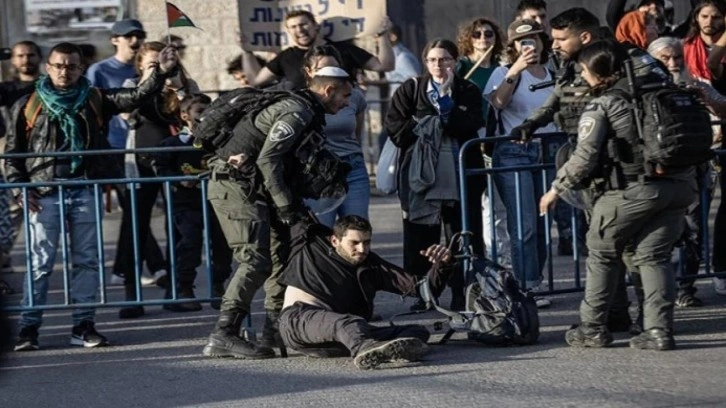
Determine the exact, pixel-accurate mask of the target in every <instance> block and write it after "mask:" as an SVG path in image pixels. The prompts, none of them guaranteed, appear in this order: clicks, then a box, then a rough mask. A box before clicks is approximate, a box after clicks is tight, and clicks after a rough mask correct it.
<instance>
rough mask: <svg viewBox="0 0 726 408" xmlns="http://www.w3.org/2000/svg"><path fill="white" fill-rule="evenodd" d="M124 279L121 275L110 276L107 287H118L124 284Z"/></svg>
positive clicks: (113, 274)
mask: <svg viewBox="0 0 726 408" xmlns="http://www.w3.org/2000/svg"><path fill="white" fill-rule="evenodd" d="M124 281H125V279H124V277H123V276H121V275H116V274H115V273H112V274H111V279H109V280H108V284H109V285H113V286H118V285H123V284H124Z"/></svg>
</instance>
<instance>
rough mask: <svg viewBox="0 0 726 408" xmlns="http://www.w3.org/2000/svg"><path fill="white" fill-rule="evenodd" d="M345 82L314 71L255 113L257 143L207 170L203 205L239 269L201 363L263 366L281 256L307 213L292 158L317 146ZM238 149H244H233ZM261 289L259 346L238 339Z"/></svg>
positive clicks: (278, 301)
mask: <svg viewBox="0 0 726 408" xmlns="http://www.w3.org/2000/svg"><path fill="white" fill-rule="evenodd" d="M348 78H349V75H348V73H347V72H346V71H344V70H343V69H340V68H337V67H325V68H321V69H320V70H318V71H317V72H316V73H315V76H314V77H313V78H312V80H311V81H310V84H309V87H308V89H306V90H303V91H296V92H295V93H294V94H290V96H289V97H284V98H282V99H281V100H279V101H278V102H275V103H273V104H272V105H270V106H268V107H266V108H265V109H263V110H262V111H261V112H260V113H259V114H257V116H256V117H255V118H254V127H255V128H256V130H258V131H259V132H260V133H261V134H263V135H264V136H263V137H264V141H262V140H260V141H254V140H250V141H249V144H250V148H249V149H246V148H245V149H243V150H244V151H240V152H235V154H232V155H230V157H229V159H228V160H227V161H224V160H222V159H221V158H216V159H214V160H211V161H210V163H209V167H210V170H211V171H212V174H211V181H210V183H209V201H210V202H211V204H212V206H213V208H214V210H215V212H216V214H217V216H218V218H219V220H220V224H221V226H222V229H223V232H224V235H225V237H226V239H227V242H228V244H229V246H230V248H232V250H233V253H234V258H235V260H236V261H237V262H238V263H239V267H238V268H237V270H236V271H235V273H234V276H233V277H232V279H231V281H230V283H229V285H228V287H227V290H226V292H225V294H224V296H223V297H222V304H221V309H220V317H219V320H218V322H217V324H216V325H215V327H214V329H213V331H212V333H211V335H210V336H209V342H208V343H207V345H206V346H205V347H204V350H203V354H204V355H205V356H208V357H235V358H250V359H252V358H270V357H274V351H273V350H272V349H271V348H270V346H272V345H275V337H276V331H277V330H276V327H275V326H276V321H277V317H278V315H279V312H280V310H281V308H282V303H283V297H284V289H285V288H284V287H282V286H280V285H279V284H278V283H277V279H278V277H279V274H280V272H281V269H282V266H283V263H284V262H285V261H286V260H287V257H288V254H289V239H290V236H289V234H290V233H289V226H291V225H293V224H295V223H297V222H299V221H302V220H304V219H305V218H306V217H307V209H306V208H305V207H304V205H303V201H302V199H303V197H302V195H301V194H300V189H299V188H298V187H300V186H297V185H294V184H295V183H294V182H293V179H295V177H296V173H298V172H299V170H298V169H299V167H300V166H299V165H300V157H299V154H300V153H299V152H300V151H301V150H302V149H303V148H304V147H305V145H306V144H309V143H315V144H322V142H323V141H324V138H322V137H321V133H322V126H323V125H324V123H325V119H324V114H325V113H329V114H335V113H336V112H337V111H338V110H340V109H342V108H343V107H345V106H346V105H347V101H348V97H349V96H350V94H351V84H350V83H349V79H348ZM235 143H237V144H238V145H239V144H242V145H243V144H244V143H247V142H246V141H242V142H240V141H236V142H235ZM263 283H264V286H265V294H266V297H265V309H266V310H267V318H266V322H265V329H264V331H263V344H256V343H254V342H251V341H248V340H247V339H244V338H242V337H240V335H239V333H240V327H241V324H242V321H243V319H244V318H245V317H246V316H247V315H248V314H249V313H250V305H251V302H252V298H253V296H254V295H255V292H257V289H259V288H260V286H262V285H263Z"/></svg>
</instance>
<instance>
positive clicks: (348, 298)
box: [280, 224, 455, 319]
mask: <svg viewBox="0 0 726 408" xmlns="http://www.w3.org/2000/svg"><path fill="white" fill-rule="evenodd" d="M332 233H333V231H332V230H330V229H329V228H328V227H326V226H324V225H320V224H314V225H310V226H306V225H304V224H298V225H296V226H295V227H293V230H292V237H293V239H292V243H291V252H290V253H291V255H290V258H289V260H288V263H287V265H286V266H285V269H284V271H283V274H282V276H281V277H280V283H281V284H283V285H285V286H294V287H296V288H298V289H301V290H304V291H305V292H307V293H309V294H311V295H313V296H315V297H316V298H318V299H319V300H320V301H322V302H323V303H325V304H326V305H327V306H329V307H330V308H331V310H332V311H333V312H336V313H341V314H354V315H358V316H361V317H363V318H366V319H369V318H370V317H371V314H372V313H373V298H374V297H375V294H376V292H378V291H385V292H390V293H395V294H398V295H404V296H414V295H415V294H416V283H417V279H418V278H417V277H416V275H413V274H411V273H408V272H406V271H404V270H403V269H401V268H400V267H398V266H396V265H393V264H392V263H390V262H387V261H386V260H384V259H383V258H381V257H380V256H378V255H376V254H375V253H373V252H370V253H369V254H368V257H367V258H366V260H365V261H363V263H361V264H360V265H353V264H351V263H349V262H348V261H346V260H345V259H343V258H342V257H341V256H340V255H338V254H337V253H336V252H335V249H334V248H333V246H332V245H331V244H330V240H329V239H330V236H331V235H332ZM454 266H455V264H451V265H448V266H446V267H443V268H434V267H432V268H431V269H430V270H429V273H428V278H429V283H430V285H431V289H432V292H433V294H434V296H438V295H439V294H441V291H442V290H443V289H444V287H445V285H446V282H447V280H448V278H449V276H450V275H451V272H452V271H454V269H455V268H454Z"/></svg>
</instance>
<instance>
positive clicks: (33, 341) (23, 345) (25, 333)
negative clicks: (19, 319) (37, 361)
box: [13, 326, 40, 351]
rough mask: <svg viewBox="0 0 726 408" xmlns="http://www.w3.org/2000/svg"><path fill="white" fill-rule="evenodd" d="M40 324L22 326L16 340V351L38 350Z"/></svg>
mask: <svg viewBox="0 0 726 408" xmlns="http://www.w3.org/2000/svg"><path fill="white" fill-rule="evenodd" d="M38 349H40V346H39V345H38V326H25V327H22V328H20V333H18V338H17V340H16V341H15V347H14V348H13V350H15V351H32V350H38Z"/></svg>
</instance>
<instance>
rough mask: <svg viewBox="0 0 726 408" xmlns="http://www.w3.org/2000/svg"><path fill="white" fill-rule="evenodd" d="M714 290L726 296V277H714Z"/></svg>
mask: <svg viewBox="0 0 726 408" xmlns="http://www.w3.org/2000/svg"><path fill="white" fill-rule="evenodd" d="M713 290H714V291H716V293H717V294H719V295H721V296H726V278H713Z"/></svg>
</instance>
